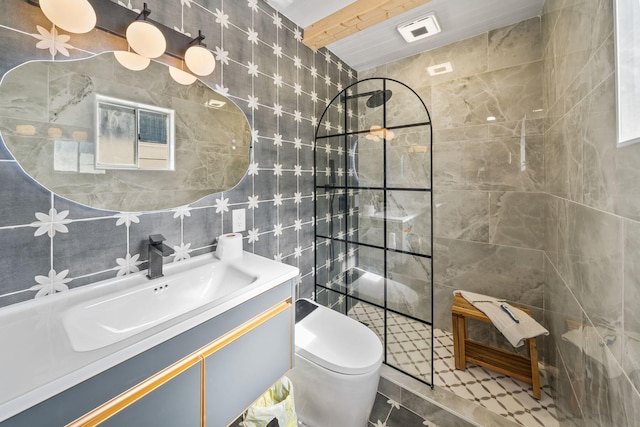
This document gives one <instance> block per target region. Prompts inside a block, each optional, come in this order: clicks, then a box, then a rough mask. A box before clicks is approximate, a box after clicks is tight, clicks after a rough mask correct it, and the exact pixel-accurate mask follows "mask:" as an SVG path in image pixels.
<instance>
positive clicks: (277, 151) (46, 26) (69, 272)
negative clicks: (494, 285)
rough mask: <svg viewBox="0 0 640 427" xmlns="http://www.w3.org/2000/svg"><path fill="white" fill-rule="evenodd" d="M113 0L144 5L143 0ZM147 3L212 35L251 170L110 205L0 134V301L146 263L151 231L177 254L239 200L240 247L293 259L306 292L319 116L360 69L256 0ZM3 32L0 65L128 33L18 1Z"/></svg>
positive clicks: (4, 19) (215, 83)
mask: <svg viewBox="0 0 640 427" xmlns="http://www.w3.org/2000/svg"><path fill="white" fill-rule="evenodd" d="M117 3H119V4H120V6H121V7H128V8H131V9H140V8H142V4H143V1H142V0H126V1H117ZM148 3H149V8H150V9H151V10H152V15H151V18H152V19H154V20H156V21H158V22H161V23H162V24H164V25H166V26H168V27H171V28H174V29H175V30H177V31H181V32H184V33H189V34H191V35H193V34H197V32H198V30H199V29H201V30H202V31H203V33H204V34H205V35H206V36H207V39H206V43H207V44H208V47H209V48H210V49H211V50H212V51H213V52H214V55H215V58H216V63H217V66H216V70H215V71H214V73H213V75H211V76H208V77H205V78H203V81H204V82H205V83H207V84H208V85H209V86H210V87H212V88H214V89H215V90H216V91H217V92H219V93H221V94H224V95H226V96H227V97H229V98H230V99H231V100H232V101H233V102H235V103H236V104H237V105H238V106H239V107H240V109H242V110H243V112H244V113H245V114H246V116H247V118H248V120H249V123H250V124H251V127H252V140H253V146H254V155H253V157H252V159H251V161H250V166H249V169H248V172H247V174H246V175H245V177H244V178H243V179H242V180H241V182H240V183H239V184H238V185H237V186H236V187H234V188H233V189H231V190H229V191H225V192H222V193H217V194H212V195H210V196H207V197H205V198H204V199H201V200H199V201H198V202H196V203H192V204H190V205H188V206H182V207H176V208H175V209H169V210H165V211H158V212H137V213H121V212H112V211H104V210H97V209H92V208H89V207H86V206H83V205H79V204H77V203H73V202H70V201H68V200H66V199H63V198H61V197H58V196H57V195H56V194H53V193H51V192H50V191H48V190H47V189H46V188H43V187H42V186H40V185H39V184H38V183H36V182H34V181H33V180H32V179H31V178H30V177H29V176H27V175H26V174H25V173H24V172H23V171H22V170H21V168H20V165H19V164H17V162H16V161H15V160H14V159H13V157H12V156H11V154H10V153H9V151H8V150H7V149H6V147H5V146H4V143H2V144H0V272H1V273H2V278H3V280H2V282H1V283H0V306H6V305H9V304H13V303H17V302H21V301H25V300H29V299H31V298H34V297H43V296H46V295H51V294H54V293H56V292H61V291H66V290H68V289H70V288H74V287H78V286H82V285H86V284H89V283H93V282H96V281H99V280H102V279H107V278H111V277H114V276H116V275H123V274H129V273H133V272H137V271H140V270H144V269H145V268H146V260H147V248H146V242H147V239H148V236H149V235H150V234H155V233H161V234H163V235H164V236H165V237H166V238H167V244H169V245H170V246H172V247H173V248H174V249H175V251H176V253H175V255H174V256H172V258H171V260H170V261H173V262H175V261H180V260H182V259H186V258H189V257H192V256H195V255H198V254H201V253H205V252H209V251H211V250H213V248H214V247H213V244H214V241H215V238H216V237H217V236H218V235H220V234H222V233H225V232H230V231H231V211H232V210H233V209H239V208H244V209H246V210H247V231H246V232H244V233H243V235H244V237H245V240H244V248H245V250H248V251H251V252H255V253H257V254H259V255H263V256H266V257H269V258H272V259H275V260H278V261H281V262H285V263H287V264H291V265H294V266H297V267H299V268H300V272H301V288H300V294H301V295H310V293H311V292H312V289H313V258H314V257H313V223H314V217H313V215H314V213H313V197H314V195H313V174H312V173H313V139H314V133H315V126H316V125H317V122H318V118H319V115H320V114H321V113H322V111H323V110H324V108H325V106H326V105H327V104H328V102H329V101H330V100H331V98H332V97H333V96H334V95H336V94H337V93H338V92H339V91H340V90H342V88H344V87H346V86H347V85H349V84H351V83H353V82H354V81H355V80H356V77H357V76H356V73H355V72H354V71H353V70H352V69H350V68H349V67H348V66H347V65H346V64H345V63H344V62H342V61H341V60H340V59H339V58H337V57H336V56H335V55H333V54H332V53H331V52H329V51H328V50H326V49H321V50H318V51H316V52H313V51H311V50H310V49H308V48H307V47H305V46H304V45H302V43H301V40H302V31H301V29H300V28H297V27H296V26H295V25H294V24H293V23H291V22H290V21H288V20H287V19H286V18H285V17H283V16H281V15H279V14H278V13H276V12H275V11H274V10H273V9H272V8H271V7H270V6H269V5H267V4H266V3H264V2H263V1H261V0H242V1H241V0H201V1H193V0H151V1H150V2H148ZM0 40H2V41H1V42H0V74H1V75H4V73H6V72H7V71H8V70H10V69H12V68H13V67H15V66H17V65H19V64H21V63H23V62H24V61H28V60H34V59H48V60H51V59H54V60H61V61H64V60H68V59H78V58H83V57H87V56H90V55H92V54H95V53H99V52H102V51H108V50H114V49H126V44H125V42H124V40H123V39H120V38H118V37H115V36H111V35H108V34H106V33H104V32H102V31H100V30H93V31H91V32H90V33H88V34H85V35H69V34H66V33H65V32H64V31H58V30H57V29H55V28H54V27H53V26H52V24H51V23H50V22H49V21H48V20H47V19H46V18H45V17H44V15H43V14H42V13H41V12H40V10H39V8H38V7H36V6H33V5H30V4H29V3H28V2H27V1H25V0H6V1H3V2H2V3H1V4H0ZM2 103H3V100H2V99H0V104H2ZM2 107H4V108H7V107H8V106H6V105H2ZM220 167H221V168H222V167H224V165H222V164H221V165H220Z"/></svg>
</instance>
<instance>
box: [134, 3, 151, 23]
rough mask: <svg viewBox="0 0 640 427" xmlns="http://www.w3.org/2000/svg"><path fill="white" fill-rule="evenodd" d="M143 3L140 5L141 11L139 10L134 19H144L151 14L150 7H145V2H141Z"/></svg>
mask: <svg viewBox="0 0 640 427" xmlns="http://www.w3.org/2000/svg"><path fill="white" fill-rule="evenodd" d="M143 5H144V6H142V11H141V12H140V15H138V17H137V18H136V20H138V19H140V18H142V20H143V21H146V20H147V18H148V17H149V15H150V14H151V9H149V8H148V7H147V3H143Z"/></svg>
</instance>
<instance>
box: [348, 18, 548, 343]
mask: <svg viewBox="0 0 640 427" xmlns="http://www.w3.org/2000/svg"><path fill="white" fill-rule="evenodd" d="M541 40H542V39H541V27H540V19H539V18H534V19H530V20H527V21H524V22H521V23H518V24H514V25H510V26H508V27H505V28H500V29H497V30H493V31H490V32H488V33H484V34H481V35H479V36H476V37H473V38H470V39H467V40H463V41H461V42H458V43H454V44H451V45H448V46H445V47H442V48H438V49H434V50H431V51H428V52H424V53H421V54H418V55H415V56H412V57H409V58H406V59H403V60H400V61H396V62H394V63H391V64H387V65H384V66H380V67H378V68H375V69H372V70H367V71H365V72H361V73H360V74H359V77H360V78H365V77H370V76H377V77H391V78H394V79H397V80H400V81H401V82H403V83H405V84H407V85H409V86H410V87H412V88H413V89H414V90H416V91H417V93H418V94H419V95H420V96H421V97H422V99H423V100H424V101H425V103H426V105H427V108H428V109H429V112H430V114H431V118H432V121H433V129H434V141H433V142H434V146H433V161H434V170H433V174H434V204H435V213H434V215H435V248H434V295H435V296H434V317H435V326H436V327H437V328H440V329H444V330H451V303H452V300H453V290H455V289H465V290H470V291H473V292H479V293H485V294H488V295H493V296H496V297H501V298H506V299H508V300H511V301H515V302H517V303H519V304H521V305H525V306H529V307H531V308H533V309H534V313H535V315H536V316H537V317H538V318H540V319H541V314H542V312H541V310H542V300H543V298H542V297H543V295H542V292H543V279H544V277H543V274H544V263H543V261H544V256H543V255H544V254H543V251H542V249H543V245H544V210H545V204H544V201H545V195H544V194H543V191H544V145H543V129H544V112H543V111H542V108H543V105H542V71H543V66H544V63H543V61H542V43H541ZM445 62H449V63H450V64H451V66H452V68H453V71H452V72H451V73H448V74H442V75H437V76H430V75H429V73H428V72H427V68H428V67H430V66H434V65H437V64H442V63H445ZM488 117H494V118H495V120H493V121H488V120H487V118H488ZM522 153H523V154H524V155H523V154H522ZM425 166H427V167H428V165H425ZM473 326H477V325H473ZM472 333H474V334H476V336H478V335H479V334H482V335H484V336H483V340H488V341H491V342H494V343H498V342H499V340H498V339H497V337H495V336H494V335H493V332H492V331H491V329H489V328H483V329H481V330H475V331H472Z"/></svg>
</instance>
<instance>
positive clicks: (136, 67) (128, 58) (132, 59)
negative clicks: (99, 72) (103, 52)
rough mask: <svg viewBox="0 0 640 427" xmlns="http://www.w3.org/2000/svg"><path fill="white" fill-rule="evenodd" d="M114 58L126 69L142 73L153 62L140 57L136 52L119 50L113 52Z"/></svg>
mask: <svg viewBox="0 0 640 427" xmlns="http://www.w3.org/2000/svg"><path fill="white" fill-rule="evenodd" d="M113 56H115V57H116V60H117V61H118V62H119V63H120V65H122V66H123V67H124V68H128V69H129V70H131V71H142V70H144V69H145V68H147V67H148V66H149V63H150V62H151V60H150V59H149V58H145V57H144V56H140V55H138V54H137V53H135V52H129V51H126V50H117V51H115V52H113Z"/></svg>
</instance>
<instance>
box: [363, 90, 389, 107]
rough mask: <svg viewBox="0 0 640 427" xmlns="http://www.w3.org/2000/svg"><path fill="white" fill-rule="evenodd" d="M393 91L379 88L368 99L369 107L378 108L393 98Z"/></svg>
mask: <svg viewBox="0 0 640 427" xmlns="http://www.w3.org/2000/svg"><path fill="white" fill-rule="evenodd" d="M391 95H393V92H391V90H389V89H387V90H377V91H375V92H374V93H373V95H371V96H370V97H369V99H367V107H369V108H376V107H379V106H381V105H382V104H384V103H385V102H387V101H388V100H389V99H391Z"/></svg>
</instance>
